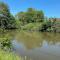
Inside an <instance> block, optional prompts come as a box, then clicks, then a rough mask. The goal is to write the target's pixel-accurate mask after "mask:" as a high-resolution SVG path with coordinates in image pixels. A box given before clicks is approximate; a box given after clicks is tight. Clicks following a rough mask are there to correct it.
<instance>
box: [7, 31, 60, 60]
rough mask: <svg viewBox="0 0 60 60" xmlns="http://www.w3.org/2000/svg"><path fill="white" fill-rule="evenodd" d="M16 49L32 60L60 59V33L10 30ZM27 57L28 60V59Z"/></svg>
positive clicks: (18, 52)
mask: <svg viewBox="0 0 60 60" xmlns="http://www.w3.org/2000/svg"><path fill="white" fill-rule="evenodd" d="M7 34H9V35H10V36H12V38H13V39H12V46H13V49H14V51H15V52H16V53H17V54H19V55H20V56H23V57H24V56H27V57H28V58H31V60H60V34H59V33H47V32H44V33H41V32H40V33H39V32H26V31H25V32H24V31H21V32H8V33H7ZM28 58H27V60H28Z"/></svg>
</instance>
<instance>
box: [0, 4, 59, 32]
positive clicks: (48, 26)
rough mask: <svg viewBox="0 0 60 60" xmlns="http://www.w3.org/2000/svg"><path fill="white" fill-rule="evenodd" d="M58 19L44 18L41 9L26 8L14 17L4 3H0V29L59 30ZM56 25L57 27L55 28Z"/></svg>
mask: <svg viewBox="0 0 60 60" xmlns="http://www.w3.org/2000/svg"><path fill="white" fill-rule="evenodd" d="M59 20H60V19H58V18H46V17H45V15H44V12H43V11H42V10H36V9H33V8H28V9H27V11H25V12H23V11H22V12H18V13H17V14H16V15H15V17H14V16H13V15H12V14H11V13H10V10H9V7H8V5H7V4H5V3H0V29H1V30H3V29H23V30H29V31H30V30H31V31H43V32H44V31H47V32H60V28H59V27H60V23H59V22H60V21H59ZM57 27H58V28H57Z"/></svg>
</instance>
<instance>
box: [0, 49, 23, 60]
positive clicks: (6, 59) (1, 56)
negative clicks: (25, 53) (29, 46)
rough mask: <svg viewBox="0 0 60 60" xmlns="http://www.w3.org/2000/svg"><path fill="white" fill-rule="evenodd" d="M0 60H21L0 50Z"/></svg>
mask: <svg viewBox="0 0 60 60" xmlns="http://www.w3.org/2000/svg"><path fill="white" fill-rule="evenodd" d="M0 60H22V59H21V58H19V57H18V56H16V55H14V54H13V53H10V52H6V51H3V50H0Z"/></svg>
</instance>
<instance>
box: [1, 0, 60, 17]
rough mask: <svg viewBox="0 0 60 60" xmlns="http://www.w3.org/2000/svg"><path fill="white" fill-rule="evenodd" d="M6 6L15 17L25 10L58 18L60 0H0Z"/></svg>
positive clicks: (59, 14) (59, 15)
mask: <svg viewBox="0 0 60 60" xmlns="http://www.w3.org/2000/svg"><path fill="white" fill-rule="evenodd" d="M0 1H2V2H5V3H7V4H8V6H9V8H10V12H11V13H12V14H13V15H15V14H17V13H18V12H20V11H26V10H27V8H31V7H32V8H34V9H37V10H43V12H44V14H45V16H47V17H58V18H60V0H0Z"/></svg>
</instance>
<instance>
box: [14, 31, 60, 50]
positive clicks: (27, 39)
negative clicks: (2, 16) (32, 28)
mask: <svg viewBox="0 0 60 60" xmlns="http://www.w3.org/2000/svg"><path fill="white" fill-rule="evenodd" d="M15 39H16V40H17V41H18V42H21V43H23V44H24V45H25V46H26V47H27V49H33V48H36V47H42V45H43V44H44V43H43V42H44V41H47V44H48V45H56V44H57V43H59V44H60V34H58V33H56V34H54V33H38V32H33V33H32V32H20V33H17V34H16V36H15Z"/></svg>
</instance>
